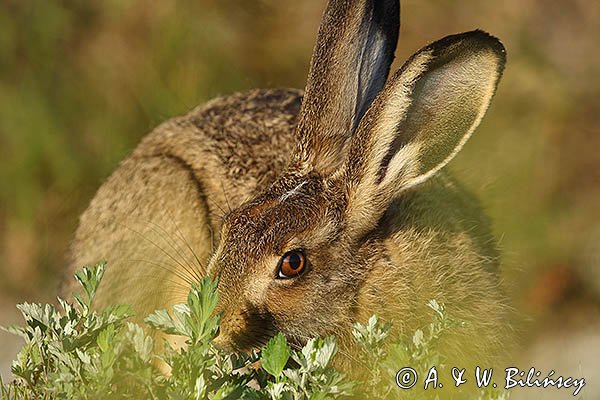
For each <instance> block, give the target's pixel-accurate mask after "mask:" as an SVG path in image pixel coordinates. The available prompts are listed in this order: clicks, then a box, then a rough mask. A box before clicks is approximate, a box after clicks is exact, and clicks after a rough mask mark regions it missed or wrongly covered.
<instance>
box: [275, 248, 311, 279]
mask: <svg viewBox="0 0 600 400" xmlns="http://www.w3.org/2000/svg"><path fill="white" fill-rule="evenodd" d="M305 269H306V256H305V255H304V253H303V252H302V251H300V250H294V251H288V252H287V253H285V254H284V255H283V257H281V260H279V267H278V269H277V278H281V279H288V278H294V277H296V276H298V275H300V274H301V273H302V272H304V270H305Z"/></svg>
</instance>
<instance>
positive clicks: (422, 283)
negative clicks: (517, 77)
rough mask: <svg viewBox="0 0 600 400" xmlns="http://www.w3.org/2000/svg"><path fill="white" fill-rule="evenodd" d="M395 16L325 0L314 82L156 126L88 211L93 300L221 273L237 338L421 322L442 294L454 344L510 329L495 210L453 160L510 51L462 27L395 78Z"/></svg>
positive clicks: (83, 230)
mask: <svg viewBox="0 0 600 400" xmlns="http://www.w3.org/2000/svg"><path fill="white" fill-rule="evenodd" d="M399 14H400V12H399V2H398V1H397V0H353V1H349V0H330V1H329V3H328V5H327V7H326V10H325V13H324V16H323V20H322V23H321V26H320V28H319V32H318V36H317V42H316V46H315V50H314V54H313V56H312V61H311V64H310V70H309V74H308V80H307V84H306V89H305V91H304V92H301V91H299V90H293V89H268V90H253V91H250V92H248V93H242V94H234V95H231V96H227V97H222V98H218V99H215V100H212V101H210V102H208V103H207V104H205V105H203V106H200V107H198V108H196V109H194V110H193V111H191V112H190V113H189V114H187V115H185V116H182V117H177V118H173V119H171V120H168V121H167V122H165V123H163V124H162V125H160V126H159V127H157V128H156V129H154V131H153V132H151V133H150V134H149V135H148V136H146V137H145V138H144V139H143V140H142V142H141V143H140V144H139V145H138V147H137V148H136V149H135V150H134V151H133V152H132V154H131V155H130V156H129V157H128V158H127V159H125V160H124V161H123V162H122V163H121V164H120V165H119V167H118V168H117V170H116V171H115V172H114V173H113V174H112V175H111V176H110V178H108V180H107V181H106V182H105V183H104V184H103V185H102V186H101V187H100V189H99V190H98V192H97V194H96V195H95V197H94V199H93V200H92V201H91V204H90V205H89V208H88V209H87V210H86V211H85V212H84V213H83V215H82V216H81V219H80V224H79V227H78V229H77V232H76V235H75V239H74V241H73V243H72V253H71V262H70V273H72V272H73V271H74V270H76V269H77V268H80V267H81V266H82V265H85V264H90V263H94V262H97V261H99V260H104V259H106V260H108V262H109V267H108V268H107V272H106V275H105V278H104V282H103V284H102V285H101V288H100V291H99V293H98V297H97V299H98V301H99V303H100V304H105V303H109V302H111V303H115V302H117V303H129V304H131V305H133V307H134V308H135V309H136V310H137V312H138V313H139V314H141V315H144V314H147V313H149V312H151V311H153V310H155V309H157V308H166V307H170V306H171V305H172V304H175V303H180V302H183V301H184V299H185V295H186V293H187V288H188V287H189V283H190V282H192V281H195V280H198V279H200V278H201V277H202V276H204V275H205V274H208V275H210V276H213V277H218V279H219V280H218V282H219V283H218V291H219V306H218V310H219V312H220V313H222V322H221V327H220V333H219V336H218V337H217V339H216V342H217V343H218V344H219V345H221V346H224V347H226V348H231V349H236V350H248V349H252V348H255V347H258V346H260V345H261V344H264V343H265V342H266V340H268V339H269V337H271V336H272V335H274V334H275V333H276V332H282V333H284V334H285V335H286V337H287V338H288V340H289V341H290V342H291V343H292V344H297V345H302V344H303V343H305V342H306V340H307V339H308V338H310V337H314V336H326V335H330V334H334V335H337V336H338V337H339V338H340V341H341V343H346V342H347V341H348V337H349V332H350V330H351V327H352V324H353V323H354V322H356V321H363V322H364V321H365V320H366V319H368V317H369V316H371V315H372V314H378V315H379V316H380V317H381V318H383V319H386V320H393V321H394V325H393V326H394V329H395V331H396V332H397V333H401V332H410V330H411V329H414V328H415V327H419V326H422V325H423V324H426V323H427V322H428V321H429V320H430V315H431V314H430V313H428V312H427V309H426V306H425V305H426V303H427V302H428V301H429V300H431V299H436V300H437V301H438V302H443V303H444V304H445V305H446V309H447V312H448V314H449V315H451V316H452V317H454V318H456V319H458V320H462V321H465V322H466V325H465V327H463V328H460V329H457V332H456V334H455V335H454V337H452V335H450V336H449V339H448V341H447V343H446V345H447V348H448V351H449V353H452V354H463V353H468V354H471V355H473V354H476V355H477V354H480V353H481V352H482V351H484V350H489V349H490V348H493V347H494V346H496V345H497V344H499V343H500V342H501V340H502V332H503V331H504V330H505V329H506V314H507V313H506V309H507V306H506V302H505V300H504V296H503V294H502V293H503V292H502V288H501V284H500V279H499V272H498V268H499V261H498V254H497V250H496V243H495V241H494V238H493V236H492V234H491V230H490V224H489V221H488V218H487V217H486V215H485V214H484V213H483V211H482V210H481V208H480V206H479V205H478V203H477V201H476V199H475V198H474V197H473V196H472V195H470V194H469V193H467V192H466V191H465V190H464V189H462V188H461V186H460V185H459V184H458V183H457V182H456V181H455V180H454V179H453V178H451V177H450V176H449V174H448V173H447V172H446V171H445V170H444V168H443V167H444V166H445V165H446V164H447V163H448V162H449V161H450V160H451V159H452V158H453V157H454V156H455V155H456V154H457V153H458V152H459V151H460V150H461V149H462V148H463V146H464V144H465V142H466V141H467V139H469V137H470V136H471V134H472V133H473V131H474V130H475V128H476V127H477V126H478V124H479V123H480V121H481V119H482V117H483V115H484V114H485V112H486V110H487V108H488V106H489V104H490V101H491V99H492V97H493V95H494V92H495V90H496V86H497V84H498V81H499V79H500V77H501V75H502V72H503V68H504V64H505V49H504V47H503V45H502V44H501V43H500V41H499V40H498V39H496V38H494V37H492V36H490V35H489V34H487V33H485V32H482V31H479V30H476V31H472V32H466V33H462V34H457V35H452V36H448V37H445V38H443V39H441V40H439V41H437V42H434V43H432V44H429V45H428V46H426V47H424V48H422V49H421V50H419V51H418V52H417V53H416V54H414V55H413V56H412V57H410V59H409V60H408V61H407V62H406V63H405V64H404V65H403V66H402V67H401V68H400V69H399V70H398V71H397V72H396V73H395V74H393V75H392V76H391V77H389V78H388V73H389V70H390V65H391V63H392V60H393V58H394V52H395V48H396V43H397V39H398V31H399ZM67 289H72V288H67ZM475 336H476V337H478V338H480V339H478V340H475V339H473V337H475ZM461 338H462V339H461Z"/></svg>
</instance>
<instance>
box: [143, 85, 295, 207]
mask: <svg viewBox="0 0 600 400" xmlns="http://www.w3.org/2000/svg"><path fill="white" fill-rule="evenodd" d="M301 101H302V91H300V90H297V89H257V90H252V91H248V92H244V93H236V94H233V95H230V96H224V97H219V98H216V99H214V100H211V101H209V102H208V103H205V104H204V105H201V106H198V107H197V108H195V109H194V110H192V111H191V112H190V113H188V114H187V115H185V116H182V117H178V118H174V119H171V120H169V121H167V122H166V123H164V124H163V125H161V126H159V127H158V128H157V129H156V130H155V131H154V132H153V133H151V134H150V135H148V136H147V137H146V138H145V139H144V141H143V142H142V143H141V144H140V146H139V147H138V149H137V150H136V152H134V156H135V155H136V153H137V154H140V155H144V156H147V155H148V154H156V153H159V154H166V155H168V156H170V157H174V158H177V159H178V160H180V161H181V162H182V163H184V164H185V165H187V166H188V167H190V169H192V170H193V171H194V175H195V178H196V179H197V180H198V182H199V184H200V185H201V186H202V188H203V192H204V195H205V196H206V197H207V198H209V199H210V200H209V207H211V208H213V207H215V209H214V210H213V211H214V212H215V213H218V210H219V209H227V208H232V209H233V208H235V207H237V206H239V205H240V204H241V203H242V202H243V201H245V200H248V199H249V198H251V197H252V196H253V195H255V194H257V193H258V192H260V191H261V190H262V189H263V188H265V187H266V186H268V185H269V184H271V183H272V182H273V181H274V180H275V178H276V177H277V175H278V174H279V173H280V172H281V171H282V170H283V169H285V167H286V166H287V165H288V163H289V161H290V160H291V158H292V152H293V148H294V144H295V139H294V128H295V126H296V123H297V117H298V113H299V110H300V104H301Z"/></svg>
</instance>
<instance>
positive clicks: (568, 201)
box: [0, 0, 600, 355]
mask: <svg viewBox="0 0 600 400" xmlns="http://www.w3.org/2000/svg"><path fill="white" fill-rule="evenodd" d="M324 4H325V2H324V1H323V0H319V1H316V0H315V1H312V0H311V1H302V2H299V1H292V0H257V1H249V0H230V1H217V0H199V1H173V0H161V1H134V0H131V1H129V0H105V1H89V0H71V1H58V0H39V1H34V0H1V1H0V325H3V324H7V323H10V322H17V321H18V318H17V314H16V310H15V308H14V305H15V304H16V303H17V302H22V301H25V300H28V301H44V302H48V301H52V299H53V298H54V296H55V294H56V287H57V284H58V279H59V276H60V273H61V270H62V268H63V266H64V265H65V256H66V253H67V249H68V245H69V240H70V238H71V237H72V235H73V232H74V230H75V227H76V225H77V218H78V215H79V214H80V213H81V212H82V211H83V209H84V208H85V207H86V205H87V203H88V202H89V201H90V199H91V197H92V196H93V194H94V191H95V190H96V189H97V188H98V186H99V185H100V184H101V182H102V181H103V180H104V179H105V178H106V177H107V176H108V175H109V174H110V172H111V171H112V170H113V169H114V168H115V167H116V165H117V163H118V162H119V161H120V160H121V159H123V158H124V157H125V156H126V155H127V154H128V153H129V152H130V151H131V150H132V149H133V147H134V146H135V144H136V143H137V142H138V141H139V139H140V138H141V137H142V136H143V135H144V134H145V133H147V132H148V131H149V130H150V129H152V128H153V127H154V126H156V125H157V124H158V123H160V122H161V121H163V120H165V119H167V118H169V117H171V116H175V115H178V114H182V113H185V112H186V111H188V110H190V109H191V108H192V107H194V106H195V105H197V104H199V103H202V102H204V101H206V100H208V99H210V98H212V97H215V96H218V95H222V94H228V93H231V92H234V91H242V90H246V89H249V88H254V87H280V86H289V87H299V88H301V87H303V86H304V82H305V77H306V73H307V69H308V62H309V60H310V55H311V51H312V46H313V44H314V38H315V35H316V31H317V27H318V23H319V20H320V17H321V13H322V10H323V8H324ZM474 28H482V29H484V30H487V31H489V32H490V33H492V34H494V35H495V36H498V37H499V38H500V39H501V40H502V41H503V42H504V44H505V46H506V48H507V50H508V64H507V69H506V71H505V74H504V78H503V80H502V82H501V84H500V87H499V90H498V92H497V95H496V98H495V100H494V102H493V105H492V107H491V108H490V110H489V112H488V115H487V116H486V118H485V119H484V121H483V123H482V125H481V127H480V128H479V129H478V131H477V133H476V134H475V135H474V137H473V138H472V140H471V141H470V142H469V144H468V145H467V146H466V147H465V148H464V150H463V151H462V153H461V154H460V155H459V156H458V157H457V159H456V161H454V162H453V163H451V166H450V168H451V169H452V170H454V171H455V172H456V175H458V176H459V177H460V178H461V179H462V180H463V181H464V182H465V183H466V185H467V186H468V187H470V188H471V189H472V190H473V191H475V192H476V193H477V194H478V195H479V196H480V197H481V199H482V203H483V204H484V206H485V207H486V209H487V210H488V211H489V214H490V215H491V216H492V219H493V220H494V227H495V231H496V233H497V235H498V237H499V238H500V242H501V246H502V249H503V257H504V270H503V278H504V280H505V282H506V284H507V288H508V289H507V290H508V292H509V294H510V295H511V297H512V298H513V300H514V304H515V307H516V309H517V310H518V311H519V314H520V315H522V318H521V319H520V320H521V322H520V323H519V326H521V328H520V334H519V337H520V341H521V342H523V343H524V344H526V345H527V344H529V345H530V348H534V347H535V346H534V345H535V343H537V342H536V341H539V340H542V339H540V338H544V337H545V336H544V335H547V334H548V332H556V331H557V330H560V329H570V330H572V331H576V330H580V331H583V332H587V330H592V332H591V333H592V337H593V338H595V337H597V335H598V333H597V332H599V331H600V328H599V327H600V322H599V321H600V317H599V315H600V314H599V312H598V299H599V298H600V107H599V106H600V56H599V52H598V43H599V42H598V38H600V2H594V1H588V0H565V1H561V2H548V1H543V0H507V1H503V2H491V1H485V2H483V1H476V0H454V1H449V0H427V1H423V0H406V1H403V2H402V29H401V38H400V44H399V47H398V51H397V53H396V55H397V61H396V63H395V67H399V66H400V65H401V63H402V61H403V60H405V59H406V58H407V57H408V56H409V55H410V54H412V53H413V52H415V51H416V50H417V49H418V48H420V47H422V46H423V45H425V44H427V43H428V42H431V41H433V40H436V39H438V38H440V37H442V36H445V35H448V34H451V33H457V32H460V31H466V30H471V29H474ZM594 324H596V325H594ZM595 335H596V336H595ZM6 337H7V336H5V335H4V336H0V341H1V340H8V339H4V338H6ZM4 347H5V349H6V348H7V347H6V346H4ZM6 351H8V352H10V351H12V350H10V351H9V350H5V352H6ZM596 355H597V353H596Z"/></svg>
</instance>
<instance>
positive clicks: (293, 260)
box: [288, 253, 302, 270]
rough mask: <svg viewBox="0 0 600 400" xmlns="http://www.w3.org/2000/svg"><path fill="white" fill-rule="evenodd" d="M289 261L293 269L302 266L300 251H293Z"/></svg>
mask: <svg viewBox="0 0 600 400" xmlns="http://www.w3.org/2000/svg"><path fill="white" fill-rule="evenodd" d="M288 263H289V265H290V267H291V268H292V269H293V270H296V269H298V268H300V266H301V264H302V260H301V259H300V255H299V254H298V253H292V254H290V255H289V256H288Z"/></svg>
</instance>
